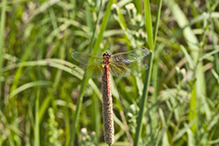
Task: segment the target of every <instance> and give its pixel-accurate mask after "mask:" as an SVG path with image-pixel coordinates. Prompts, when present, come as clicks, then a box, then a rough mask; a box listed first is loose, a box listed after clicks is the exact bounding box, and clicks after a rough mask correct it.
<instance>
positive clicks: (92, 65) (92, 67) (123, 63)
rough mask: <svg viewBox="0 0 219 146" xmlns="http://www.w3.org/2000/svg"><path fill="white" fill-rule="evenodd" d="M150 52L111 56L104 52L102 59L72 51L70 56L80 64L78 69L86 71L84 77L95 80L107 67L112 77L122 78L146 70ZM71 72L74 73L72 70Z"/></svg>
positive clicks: (143, 49) (123, 53) (145, 50)
mask: <svg viewBox="0 0 219 146" xmlns="http://www.w3.org/2000/svg"><path fill="white" fill-rule="evenodd" d="M149 53H150V51H149V50H148V49H146V48H139V49H135V50H132V51H129V52H121V53H116V54H113V55H111V54H110V53H108V52H106V53H104V54H103V57H101V56H96V55H91V54H87V53H81V52H76V51H74V52H73V53H72V54H71V56H72V58H73V59H75V60H76V61H77V62H79V63H81V65H79V68H81V69H84V70H86V69H87V70H86V76H89V77H93V78H97V77H101V76H102V75H103V68H104V67H105V66H106V65H107V66H108V70H109V71H110V73H111V75H112V76H117V77H122V76H127V75H128V74H130V73H131V74H137V73H139V72H141V71H144V70H146V69H147V68H148V66H147V64H146V63H145V59H146V56H147V55H148V54H149ZM89 60H91V62H89ZM73 72H76V71H75V69H74V68H73Z"/></svg>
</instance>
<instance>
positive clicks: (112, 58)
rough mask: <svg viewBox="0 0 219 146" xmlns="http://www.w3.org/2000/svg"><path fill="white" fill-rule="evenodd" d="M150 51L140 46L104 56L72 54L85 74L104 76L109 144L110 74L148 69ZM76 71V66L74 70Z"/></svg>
mask: <svg viewBox="0 0 219 146" xmlns="http://www.w3.org/2000/svg"><path fill="white" fill-rule="evenodd" d="M149 53H150V51H149V50H148V49H146V48H140V49H136V50H132V51H129V52H122V53H117V54H114V55H111V54H110V53H108V52H106V53H104V54H103V57H100V56H95V55H91V54H86V53H80V52H73V53H72V54H71V56H72V58H74V59H75V60H76V61H78V62H79V63H81V66H80V68H82V69H87V70H86V74H85V75H87V76H90V77H100V76H102V95H103V123H104V139H105V142H106V143H107V144H109V145H111V144H112V143H113V142H114V121H113V105H112V103H113V102H112V93H111V76H110V74H111V75H113V76H126V75H128V74H129V73H132V74H135V73H138V72H140V71H143V70H146V69H147V68H148V66H147V64H146V63H145V62H144V61H145V59H146V56H147V55H148V54H149ZM75 71H76V69H75V67H74V68H73V72H75Z"/></svg>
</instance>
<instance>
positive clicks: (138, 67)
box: [110, 60, 148, 77]
mask: <svg viewBox="0 0 219 146" xmlns="http://www.w3.org/2000/svg"><path fill="white" fill-rule="evenodd" d="M146 69H148V65H147V63H144V62H142V60H139V61H134V62H128V63H123V62H117V63H115V62H111V63H110V72H111V74H112V76H117V77H123V76H127V75H129V74H133V75H136V74H138V73H140V72H142V71H145V70H146Z"/></svg>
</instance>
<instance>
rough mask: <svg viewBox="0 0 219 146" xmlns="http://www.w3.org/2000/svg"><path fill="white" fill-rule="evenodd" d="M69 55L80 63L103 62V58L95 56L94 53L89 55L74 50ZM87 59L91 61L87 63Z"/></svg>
mask: <svg viewBox="0 0 219 146" xmlns="http://www.w3.org/2000/svg"><path fill="white" fill-rule="evenodd" d="M71 57H72V58H73V59H75V60H76V61H78V62H79V63H81V64H85V65H87V64H92V62H98V63H101V62H103V58H102V57H100V56H95V55H91V54H87V53H81V52H76V51H74V52H73V53H71ZM89 61H90V62H91V63H89Z"/></svg>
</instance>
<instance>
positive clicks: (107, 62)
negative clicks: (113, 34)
mask: <svg viewBox="0 0 219 146" xmlns="http://www.w3.org/2000/svg"><path fill="white" fill-rule="evenodd" d="M110 57H111V55H110V53H108V52H106V53H103V63H104V64H109V59H110Z"/></svg>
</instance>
